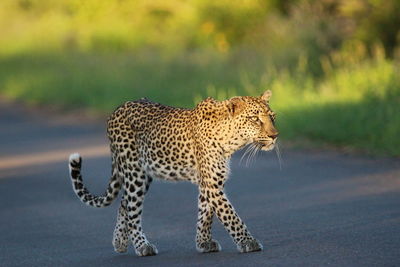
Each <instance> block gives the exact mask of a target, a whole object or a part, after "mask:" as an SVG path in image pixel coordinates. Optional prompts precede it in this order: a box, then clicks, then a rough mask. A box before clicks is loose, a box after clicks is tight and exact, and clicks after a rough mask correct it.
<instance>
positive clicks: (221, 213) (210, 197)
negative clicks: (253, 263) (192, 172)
mask: <svg viewBox="0 0 400 267" xmlns="http://www.w3.org/2000/svg"><path fill="white" fill-rule="evenodd" d="M216 188H217V186H215V185H214V186H206V187H204V188H202V189H201V193H202V195H203V196H205V198H206V200H207V202H208V204H209V205H210V206H211V208H212V209H213V211H214V212H215V213H216V215H217V217H218V219H219V220H220V221H221V223H222V224H223V225H224V227H225V229H226V230H227V231H228V232H229V234H230V235H231V237H232V239H233V241H234V242H235V243H236V245H237V248H238V250H239V251H240V252H252V251H260V250H262V248H263V247H262V245H261V244H260V242H259V241H257V240H256V239H254V238H253V237H252V235H251V234H250V232H249V231H248V230H247V227H246V225H245V224H244V223H243V221H242V220H241V219H240V217H239V216H238V214H237V213H236V211H235V210H234V208H233V206H232V204H231V203H230V202H229V200H228V198H227V196H226V195H225V193H224V191H223V189H222V188H220V187H218V189H216Z"/></svg>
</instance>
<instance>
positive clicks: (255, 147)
mask: <svg viewBox="0 0 400 267" xmlns="http://www.w3.org/2000/svg"><path fill="white" fill-rule="evenodd" d="M262 147H263V145H262V144H260V143H252V144H250V145H248V146H247V148H246V150H245V151H244V153H243V155H242V156H241V158H240V161H239V164H241V163H242V162H243V161H244V160H245V165H246V167H249V166H250V164H251V163H252V162H253V161H254V160H255V158H256V156H257V154H258V152H259V151H260V150H261V148H262ZM275 154H276V157H277V159H278V163H279V169H280V170H282V166H283V160H282V153H281V150H280V148H279V144H278V142H276V143H275Z"/></svg>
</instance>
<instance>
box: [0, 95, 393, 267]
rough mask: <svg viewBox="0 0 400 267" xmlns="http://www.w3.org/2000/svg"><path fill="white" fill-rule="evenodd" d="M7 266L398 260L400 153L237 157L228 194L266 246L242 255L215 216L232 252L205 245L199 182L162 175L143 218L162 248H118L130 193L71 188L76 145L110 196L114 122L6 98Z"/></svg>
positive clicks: (1, 147) (3, 213)
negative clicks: (100, 200) (89, 199)
mask: <svg viewBox="0 0 400 267" xmlns="http://www.w3.org/2000/svg"><path fill="white" fill-rule="evenodd" d="M0 129H1V130H0V196H1V201H0V265H1V266H207V265H208V266H325V265H331V266H396V265H397V266H399V265H400V162H399V159H387V158H386V159H384V158H371V157H367V156H355V155H344V154H340V153H338V152H332V151H301V150H293V149H283V151H282V152H283V165H282V169H281V168H280V166H279V163H278V160H277V158H276V155H275V154H274V153H270V152H269V153H267V152H264V153H262V154H260V155H259V156H258V157H257V159H256V160H255V161H254V162H253V163H252V164H250V166H248V167H247V166H246V164H245V162H244V163H241V164H240V162H239V159H240V152H239V153H238V155H235V156H234V157H233V159H232V161H231V170H232V172H231V173H232V175H231V178H230V179H229V181H228V183H227V187H226V190H227V193H228V195H229V197H230V199H231V201H232V203H233V205H234V206H235V208H236V210H237V212H238V213H239V215H240V216H241V218H242V219H243V220H244V221H245V222H246V224H247V226H248V228H249V230H250V231H251V233H252V234H253V235H254V236H255V237H256V238H257V239H259V240H260V241H261V242H262V244H263V245H264V251H262V252H256V253H248V254H240V253H238V252H237V250H236V247H235V245H234V244H233V242H232V241H231V239H230V237H229V236H228V234H227V232H226V231H225V230H224V229H223V228H222V227H221V225H220V223H219V222H218V221H217V220H215V221H214V224H213V233H214V238H215V239H217V240H219V242H220V244H221V246H222V251H221V252H219V253H211V254H199V253H197V252H196V249H195V243H194V237H195V225H196V217H197V215H196V212H197V208H196V202H197V190H196V187H195V186H194V185H192V184H189V183H185V182H181V183H168V182H163V181H156V182H154V183H153V184H152V186H151V188H150V192H149V194H148V195H147V197H146V201H145V209H144V219H143V227H144V230H145V232H146V234H147V237H148V239H149V240H150V241H151V242H152V243H154V244H155V245H156V246H157V248H158V250H159V254H158V255H157V256H154V257H142V258H141V257H137V256H136V255H135V254H134V252H133V249H132V247H131V248H130V250H129V253H126V254H117V253H115V252H114V251H113V247H112V245H111V238H112V232H113V229H114V223H115V218H116V212H117V206H118V204H119V202H117V201H116V202H114V203H113V204H112V205H111V206H110V207H108V208H103V209H96V208H91V207H87V206H85V205H84V204H82V203H81V202H80V201H79V200H78V198H77V197H76V196H75V194H74V193H73V191H72V188H71V184H70V180H69V177H68V170H67V158H68V155H69V153H71V152H74V151H78V152H80V153H81V154H82V156H83V160H84V162H83V175H84V179H85V183H86V185H87V186H88V187H89V189H90V190H91V191H92V192H93V193H96V194H100V193H103V191H104V189H105V188H106V185H107V183H108V178H109V175H110V159H109V155H108V148H107V139H106V137H105V125H103V124H102V123H87V122H85V120H82V121H81V120H80V119H79V117H78V116H75V117H73V118H67V119H64V118H60V117H54V116H48V115H44V114H42V113H40V112H39V113H37V112H31V111H30V110H27V109H24V108H22V107H16V106H15V105H7V104H4V103H2V104H1V106H0Z"/></svg>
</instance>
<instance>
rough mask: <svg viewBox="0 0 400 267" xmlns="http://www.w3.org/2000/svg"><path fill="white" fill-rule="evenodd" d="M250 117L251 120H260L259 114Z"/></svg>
mask: <svg viewBox="0 0 400 267" xmlns="http://www.w3.org/2000/svg"><path fill="white" fill-rule="evenodd" d="M248 118H249V120H251V121H258V120H259V119H258V116H250V117H248Z"/></svg>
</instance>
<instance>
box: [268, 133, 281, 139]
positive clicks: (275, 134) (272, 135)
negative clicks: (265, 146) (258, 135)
mask: <svg viewBox="0 0 400 267" xmlns="http://www.w3.org/2000/svg"><path fill="white" fill-rule="evenodd" d="M278 135H279V133H278V132H276V133H274V134H271V135H268V137H269V138H272V139H273V140H274V139H276V138H278Z"/></svg>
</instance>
